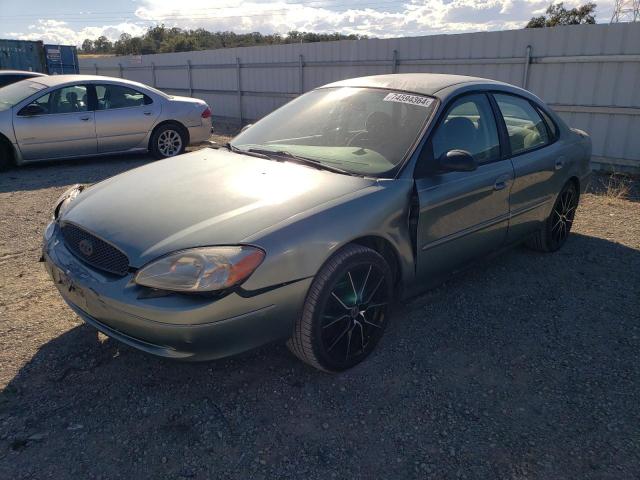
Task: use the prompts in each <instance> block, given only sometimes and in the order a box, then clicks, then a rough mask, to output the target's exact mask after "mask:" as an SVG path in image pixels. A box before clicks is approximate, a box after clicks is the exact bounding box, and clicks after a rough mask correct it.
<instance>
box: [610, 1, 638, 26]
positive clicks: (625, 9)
mask: <svg viewBox="0 0 640 480" xmlns="http://www.w3.org/2000/svg"><path fill="white" fill-rule="evenodd" d="M621 22H640V0H616V3H615V7H614V9H613V15H612V16H611V23H621Z"/></svg>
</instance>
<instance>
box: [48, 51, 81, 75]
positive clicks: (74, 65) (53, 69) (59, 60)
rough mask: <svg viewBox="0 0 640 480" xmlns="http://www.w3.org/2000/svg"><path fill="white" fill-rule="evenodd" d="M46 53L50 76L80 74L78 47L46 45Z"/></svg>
mask: <svg viewBox="0 0 640 480" xmlns="http://www.w3.org/2000/svg"><path fill="white" fill-rule="evenodd" d="M44 53H45V58H46V63H47V73H49V75H58V74H63V73H80V70H79V68H78V52H77V50H76V47H74V46H72V45H45V46H44Z"/></svg>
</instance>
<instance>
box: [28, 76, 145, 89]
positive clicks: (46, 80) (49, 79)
mask: <svg viewBox="0 0 640 480" xmlns="http://www.w3.org/2000/svg"><path fill="white" fill-rule="evenodd" d="M82 82H117V83H124V84H128V85H138V86H140V85H142V86H145V85H143V84H142V83H139V82H132V81H131V80H125V79H124V78H116V77H104V76H101V75H50V76H46V77H42V78H38V83H41V84H43V85H46V86H47V87H56V86H58V85H64V84H67V83H82Z"/></svg>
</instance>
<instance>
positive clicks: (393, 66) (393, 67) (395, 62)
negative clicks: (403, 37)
mask: <svg viewBox="0 0 640 480" xmlns="http://www.w3.org/2000/svg"><path fill="white" fill-rule="evenodd" d="M391 62H392V63H391V73H398V50H394V51H393V59H392V60H391Z"/></svg>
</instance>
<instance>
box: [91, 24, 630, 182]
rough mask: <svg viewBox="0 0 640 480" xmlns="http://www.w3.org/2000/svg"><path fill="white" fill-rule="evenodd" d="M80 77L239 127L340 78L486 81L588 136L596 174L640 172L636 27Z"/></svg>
mask: <svg viewBox="0 0 640 480" xmlns="http://www.w3.org/2000/svg"><path fill="white" fill-rule="evenodd" d="M80 71H81V73H95V74H100V75H110V76H119V77H124V78H128V79H131V80H136V81H140V82H143V83H146V84H149V85H153V86H155V87H157V88H159V89H161V90H164V91H167V92H169V93H174V94H176V95H190V96H194V97H198V98H202V99H204V100H206V101H207V102H208V103H209V104H210V105H212V106H213V110H214V114H216V115H217V116H219V117H225V118H227V119H231V118H232V119H235V120H236V121H238V120H239V121H241V122H245V123H246V122H247V121H251V120H255V119H257V118H260V117H262V116H264V115H266V114H267V113H269V112H271V111H272V110H274V109H276V108H278V107H279V106H281V105H283V104H284V103H286V102H287V101H289V100H290V99H291V98H294V97H296V96H297V95H299V94H300V93H302V92H305V91H308V90H311V89H313V88H315V87H318V86H320V85H324V84H326V83H329V82H333V81H336V80H341V79H344V78H350V77H358V76H364V75H375V74H382V73H405V72H438V73H454V74H460V75H474V76H480V77H485V78H492V79H496V80H501V81H505V82H508V83H512V84H515V85H519V86H523V87H524V88H527V89H528V90H531V91H532V92H534V93H536V94H537V95H538V96H540V97H541V98H542V99H543V100H545V101H546V102H547V103H548V104H549V105H550V106H551V107H552V108H553V109H554V110H555V111H556V112H558V113H559V114H560V115H561V116H562V117H563V118H564V119H565V120H566V122H567V123H568V124H569V125H571V126H575V127H578V128H582V129H584V130H586V131H587V132H589V133H590V134H591V136H592V138H593V145H594V148H593V155H594V157H593V161H594V164H595V166H596V167H598V166H601V167H603V168H608V169H614V170H616V171H623V170H636V171H640V23H637V24H631V23H627V24H614V25H579V26H568V27H557V28H550V29H523V30H510V31H501V32H487V33H469V34H459V35H435V36H428V37H412V38H392V39H382V40H378V39H372V40H358V41H340V42H327V43H311V44H291V45H274V46H265V47H244V48H230V49H223V50H207V51H199V52H183V53H166V54H158V55H145V56H142V57H108V58H101V59H91V58H89V59H81V60H80Z"/></svg>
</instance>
